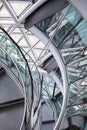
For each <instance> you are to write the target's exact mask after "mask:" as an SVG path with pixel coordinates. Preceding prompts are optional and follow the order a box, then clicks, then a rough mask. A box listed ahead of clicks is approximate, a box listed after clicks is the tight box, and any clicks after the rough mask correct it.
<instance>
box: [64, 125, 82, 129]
mask: <svg viewBox="0 0 87 130" xmlns="http://www.w3.org/2000/svg"><path fill="white" fill-rule="evenodd" d="M80 129H81V128H80V127H77V126H76V125H72V126H71V127H68V128H66V129H62V130H80Z"/></svg>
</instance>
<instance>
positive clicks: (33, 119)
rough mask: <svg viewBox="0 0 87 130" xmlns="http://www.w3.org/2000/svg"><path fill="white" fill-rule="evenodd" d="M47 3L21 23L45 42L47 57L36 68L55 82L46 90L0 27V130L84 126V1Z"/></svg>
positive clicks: (86, 89) (86, 44)
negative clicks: (43, 71)
mask: <svg viewBox="0 0 87 130" xmlns="http://www.w3.org/2000/svg"><path fill="white" fill-rule="evenodd" d="M45 2H46V3H45ZM45 2H43V5H40V6H39V7H38V6H37V8H35V10H33V12H32V13H31V14H30V15H29V16H28V17H27V18H26V19H25V21H23V22H24V25H25V28H26V29H27V30H28V29H29V31H31V32H32V33H33V34H34V35H36V36H37V37H38V38H39V39H40V40H41V41H42V42H43V43H44V44H45V48H44V53H46V54H47V55H46V57H44V59H43V55H41V56H40V57H39V59H38V66H39V67H41V68H42V69H44V70H45V71H46V72H47V73H48V74H49V76H48V77H49V80H50V77H51V80H53V83H52V84H51V86H52V87H51V88H50V89H49V87H48V88H47V85H48V86H49V83H48V82H50V81H48V79H46V77H45V76H44V75H43V74H42V75H41V74H40V73H39V72H38V69H37V66H36V64H35V63H34V62H33V60H32V59H31V58H30V56H29V55H28V54H26V52H25V51H24V50H23V49H22V48H20V47H19V46H18V45H17V44H16V43H15V41H14V40H13V39H12V38H11V37H10V36H9V35H8V33H7V32H6V31H5V30H4V29H3V28H2V27H0V32H1V35H0V86H1V87H0V89H1V91H0V97H1V98H0V108H1V112H0V128H1V129H2V130H7V129H9V130H45V129H47V130H72V129H74V130H87V81H86V80H87V69H86V68H87V66H86V65H87V63H86V62H87V22H86V20H87V19H86V13H85V12H86V9H84V10H83V11H82V10H81V8H80V7H82V5H84V3H86V1H85V2H82V5H81V4H79V6H78V1H77V2H76V3H75V1H72V0H68V1H67V0H63V1H60V0H54V1H52V0H50V1H49V0H48V1H45ZM35 3H36V4H37V3H38V2H37V1H35ZM5 4H6V3H5ZM55 5H58V6H55ZM6 6H7V5H6ZM84 6H85V5H84ZM46 12H47V13H46ZM42 14H43V15H42ZM44 53H43V54H44ZM31 62H32V63H33V64H34V67H33V68H34V70H33V69H32V67H31V66H30V63H31ZM50 91H51V93H50ZM5 122H6V123H5Z"/></svg>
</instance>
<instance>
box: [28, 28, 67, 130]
mask: <svg viewBox="0 0 87 130" xmlns="http://www.w3.org/2000/svg"><path fill="white" fill-rule="evenodd" d="M30 31H31V32H32V33H33V34H35V35H36V36H37V37H39V39H41V40H42V42H43V43H45V44H47V43H48V42H50V44H49V50H50V51H51V53H52V54H53V56H54V58H55V60H56V62H57V64H58V67H59V68H60V70H61V74H62V78H63V89H64V94H63V104H62V108H61V112H60V115H59V118H58V121H57V123H56V125H55V128H54V130H59V128H60V125H61V122H62V120H63V117H64V114H65V111H66V106H67V101H68V89H69V88H68V79H67V72H66V67H65V65H64V62H63V59H62V56H61V54H60V52H59V51H58V49H57V48H56V47H55V46H54V45H53V44H52V43H51V41H49V39H48V38H47V37H46V35H45V34H44V33H42V32H41V31H40V30H39V29H37V27H34V26H33V27H31V28H30Z"/></svg>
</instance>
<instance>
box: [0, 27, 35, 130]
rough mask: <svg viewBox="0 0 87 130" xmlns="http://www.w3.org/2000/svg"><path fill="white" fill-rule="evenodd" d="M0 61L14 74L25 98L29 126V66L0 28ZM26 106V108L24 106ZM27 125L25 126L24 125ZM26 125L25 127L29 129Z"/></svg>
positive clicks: (31, 93)
mask: <svg viewBox="0 0 87 130" xmlns="http://www.w3.org/2000/svg"><path fill="white" fill-rule="evenodd" d="M0 61H1V62H3V63H4V64H5V65H7V66H8V68H9V69H10V70H11V71H12V72H13V74H15V76H16V78H17V79H18V81H20V84H21V86H22V88H20V89H21V91H22V93H23V94H24V98H25V109H26V110H25V111H24V113H25V114H27V115H26V119H25V116H24V119H23V122H22V126H21V128H20V129H22V127H23V123H25V122H24V120H26V123H28V125H30V124H29V119H30V112H31V110H30V109H31V107H32V103H33V79H32V75H31V72H30V68H29V64H28V62H27V60H26V59H25V57H24V54H23V53H22V51H21V50H20V48H19V47H18V46H17V44H16V43H15V42H14V41H13V40H12V39H11V37H10V36H9V35H8V34H7V33H6V32H5V30H3V29H2V28H1V27H0ZM26 105H27V106H26ZM26 125H27V124H26ZM28 125H27V127H29V126H28Z"/></svg>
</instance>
